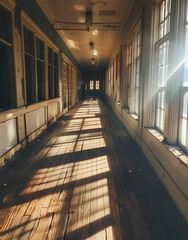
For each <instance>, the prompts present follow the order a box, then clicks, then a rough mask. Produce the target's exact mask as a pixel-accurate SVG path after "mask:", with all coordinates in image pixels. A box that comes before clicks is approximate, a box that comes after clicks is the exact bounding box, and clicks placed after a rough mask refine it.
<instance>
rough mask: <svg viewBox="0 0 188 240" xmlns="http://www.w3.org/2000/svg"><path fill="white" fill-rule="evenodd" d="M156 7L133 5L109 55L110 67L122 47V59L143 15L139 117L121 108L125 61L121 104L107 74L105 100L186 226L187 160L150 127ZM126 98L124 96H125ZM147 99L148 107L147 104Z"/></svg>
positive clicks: (141, 3) (138, 3)
mask: <svg viewBox="0 0 188 240" xmlns="http://www.w3.org/2000/svg"><path fill="white" fill-rule="evenodd" d="M154 6H155V4H154V3H152V1H149V0H148V1H136V4H134V6H133V8H132V10H131V12H130V14H129V17H128V21H127V22H126V24H125V25H124V27H123V28H122V32H121V34H120V36H119V38H118V39H117V42H116V45H115V47H114V49H113V51H112V53H111V61H110V64H109V66H110V65H111V64H112V63H113V60H114V57H115V55H116V54H117V53H118V51H119V47H120V46H122V47H123V51H122V56H123V57H124V47H125V43H126V42H127V41H128V39H129V36H130V32H131V31H132V29H133V28H132V26H133V25H134V23H135V19H136V18H137V16H139V15H140V14H141V15H142V39H143V41H142V62H141V74H140V101H139V104H140V105H139V109H140V111H139V117H138V116H136V115H135V114H131V113H130V112H129V109H127V108H126V107H124V100H123V99H124V90H125V83H126V81H127V79H126V72H125V68H124V61H126V59H125V58H124V59H122V65H121V85H120V90H121V96H120V99H121V100H120V103H118V102H117V101H115V100H114V96H113V94H112V95H111V93H110V92H109V90H108V89H109V88H108V87H109V85H110V84H111V83H110V82H107V81H108V72H107V73H106V83H105V85H106V90H105V93H106V100H107V102H108V103H109V105H110V106H111V107H112V109H113V110H114V112H115V113H116V115H117V116H118V118H119V119H120V120H121V121H122V123H123V124H124V126H125V127H126V129H127V131H128V132H129V134H130V135H131V137H132V138H133V139H134V140H135V141H136V142H137V144H138V145H139V147H140V148H141V149H142V151H143V153H144V155H145V156H146V158H147V159H148V162H149V163H150V164H151V166H152V167H153V169H154V170H155V172H156V173H157V175H158V177H159V178H160V180H161V182H162V183H163V184H164V186H165V187H166V189H167V191H168V193H169V195H170V196H171V197H172V199H173V201H174V202H175V204H176V206H177V208H178V209H179V210H180V212H181V214H182V215H183V217H184V218H185V220H186V221H187V222H188V184H187V183H188V156H187V155H186V154H185V152H183V151H182V150H181V149H180V148H178V147H177V146H172V145H168V144H167V142H165V141H164V136H163V135H162V134H161V133H159V132H158V131H157V130H155V129H154V128H151V127H152V126H153V123H152V121H153V120H152V118H151V116H150V110H151V109H152V107H154V106H155V100H154V99H153V98H152V94H153V92H152V91H151V81H150V80H151V78H152V74H153V73H152V72H151V69H152V62H153V60H152V56H153V45H152V44H153V42H152V41H153V39H152V38H153V36H152V28H153V27H154V26H153V22H152V20H151V19H152V12H153V7H154ZM125 94H126V93H125ZM148 98H149V99H150V104H148Z"/></svg>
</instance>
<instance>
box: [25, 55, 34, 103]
mask: <svg viewBox="0 0 188 240" xmlns="http://www.w3.org/2000/svg"><path fill="white" fill-rule="evenodd" d="M25 74H26V91H27V104H31V103H33V102H34V58H33V57H31V56H29V55H27V54H25Z"/></svg>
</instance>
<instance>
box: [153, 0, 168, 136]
mask: <svg viewBox="0 0 188 240" xmlns="http://www.w3.org/2000/svg"><path fill="white" fill-rule="evenodd" d="M170 11H171V1H170V0H165V1H162V2H161V4H160V6H159V30H158V32H159V34H158V36H159V40H158V42H157V43H156V45H155V48H156V83H157V86H156V88H157V94H156V119H155V125H156V128H157V129H158V130H159V131H161V132H164V121H165V107H166V87H167V73H168V53H169V36H168V33H169V31H170Z"/></svg>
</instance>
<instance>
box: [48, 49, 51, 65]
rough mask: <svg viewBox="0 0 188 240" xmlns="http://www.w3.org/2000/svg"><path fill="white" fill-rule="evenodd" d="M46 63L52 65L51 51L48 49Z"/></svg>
mask: <svg viewBox="0 0 188 240" xmlns="http://www.w3.org/2000/svg"><path fill="white" fill-rule="evenodd" d="M48 63H49V64H52V49H51V48H48Z"/></svg>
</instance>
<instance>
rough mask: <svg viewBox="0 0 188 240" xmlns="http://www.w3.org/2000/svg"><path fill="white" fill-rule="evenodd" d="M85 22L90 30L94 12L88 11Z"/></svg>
mask: <svg viewBox="0 0 188 240" xmlns="http://www.w3.org/2000/svg"><path fill="white" fill-rule="evenodd" d="M85 24H86V26H87V31H88V32H89V28H90V27H91V26H92V24H93V15H92V12H90V11H88V12H86V17H85Z"/></svg>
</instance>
